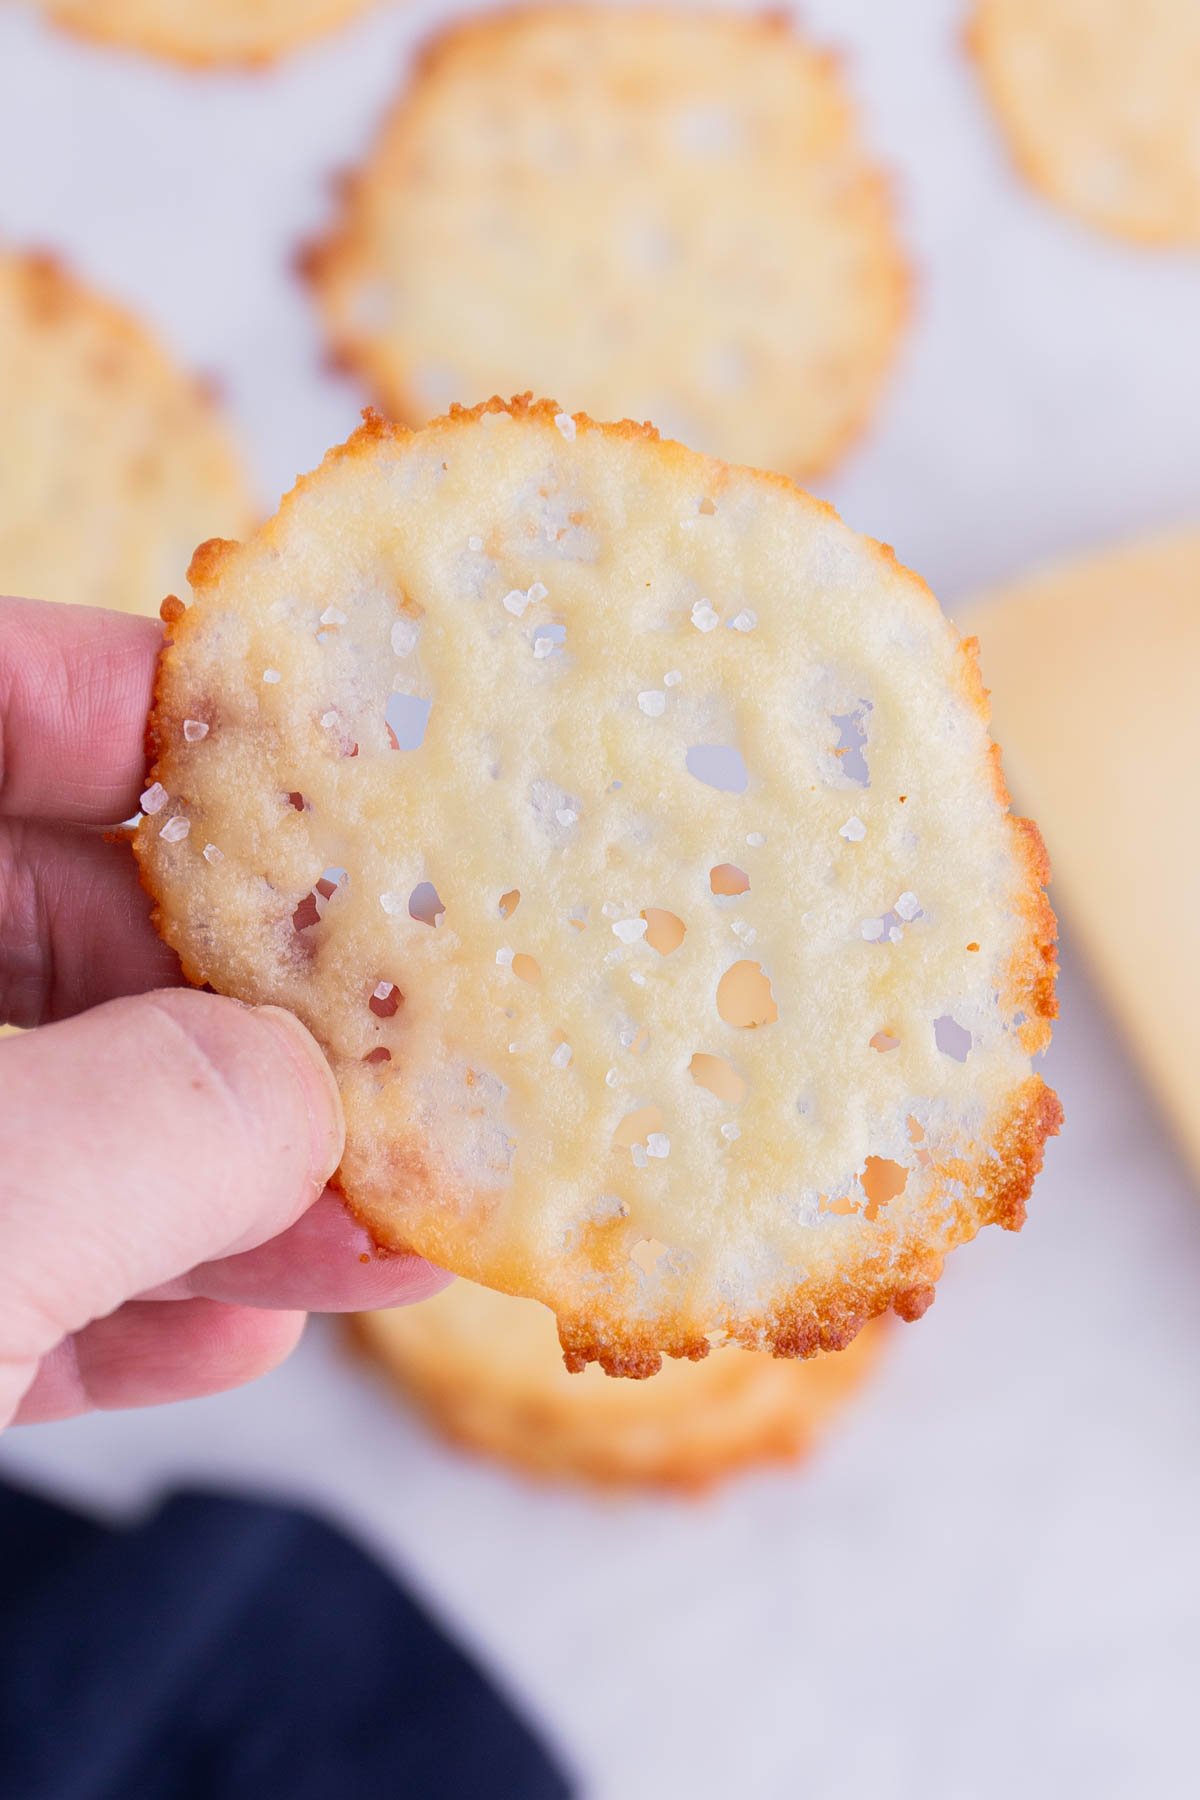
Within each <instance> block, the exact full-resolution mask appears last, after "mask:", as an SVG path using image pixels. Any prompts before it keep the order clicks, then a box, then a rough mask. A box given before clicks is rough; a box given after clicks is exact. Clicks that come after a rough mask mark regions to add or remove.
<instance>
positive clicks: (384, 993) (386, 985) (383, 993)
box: [372, 981, 396, 1000]
mask: <svg viewBox="0 0 1200 1800" xmlns="http://www.w3.org/2000/svg"><path fill="white" fill-rule="evenodd" d="M395 985H396V984H395V982H392V981H380V982H377V983H376V984H375V992H374V994H373V995H372V999H375V1000H386V999H387V997H388V995H389V994H390V993H391V991H392V989H393V987H394V986H395Z"/></svg>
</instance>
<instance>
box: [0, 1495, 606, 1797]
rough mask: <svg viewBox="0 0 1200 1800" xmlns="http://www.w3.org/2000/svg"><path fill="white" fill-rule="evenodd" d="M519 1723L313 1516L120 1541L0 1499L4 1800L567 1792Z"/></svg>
mask: <svg viewBox="0 0 1200 1800" xmlns="http://www.w3.org/2000/svg"><path fill="white" fill-rule="evenodd" d="M569 1792H570V1789H569V1786H568V1783H567V1782H566V1780H565V1779H564V1777H563V1775H562V1774H561V1773H560V1772H559V1770H558V1769H556V1768H555V1766H554V1764H553V1763H552V1762H551V1760H550V1758H549V1756H548V1755H547V1752H546V1751H545V1749H544V1748H543V1747H542V1745H541V1744H540V1743H539V1742H538V1739H537V1737H536V1736H535V1734H534V1732H533V1731H532V1730H531V1728H530V1726H529V1725H528V1724H526V1723H525V1721H524V1720H522V1719H521V1718H520V1717H518V1715H517V1714H516V1713H515V1712H514V1711H513V1709H512V1706H511V1704H510V1703H509V1702H508V1701H507V1700H506V1699H504V1698H502V1696H501V1695H500V1694H499V1693H498V1692H497V1691H496V1690H495V1688H493V1687H492V1685H491V1684H490V1682H489V1681H488V1679H487V1678H486V1676H484V1675H483V1673H482V1672H481V1671H480V1670H479V1669H478V1668H477V1667H476V1666H475V1664H474V1663H473V1662H472V1661H471V1660H470V1659H469V1658H468V1657H467V1656H466V1655H465V1654H464V1652H463V1651H462V1650H461V1649H459V1648H458V1646H457V1645H456V1644H454V1643H452V1642H451V1641H450V1640H449V1639H448V1638H447V1637H446V1636H445V1635H444V1633H443V1632H442V1631H441V1629H440V1628H439V1627H438V1626H437V1625H436V1624H434V1622H433V1621H432V1619H431V1618H430V1617H429V1615H428V1614H427V1613H426V1612H425V1611H424V1610H423V1608H422V1607H421V1606H419V1605H418V1604H417V1602H416V1601H415V1600H413V1599H412V1598H411V1596H409V1595H408V1594H407V1593H405V1592H404V1591H403V1590H402V1589H401V1588H400V1587H399V1586H397V1584H396V1583H395V1582H394V1581H393V1580H392V1578H391V1577H390V1576H389V1575H388V1574H387V1573H386V1572H385V1571H384V1570H383V1569H382V1568H380V1567H379V1566H378V1565H377V1564H376V1563H375V1562H373V1561H372V1560H371V1559H370V1558H369V1557H368V1556H366V1555H364V1554H363V1552H362V1551H361V1550H359V1549H357V1548H356V1547H355V1546H354V1545H353V1544H351V1543H349V1542H348V1541H347V1540H346V1539H345V1538H343V1537H341V1536H340V1535H339V1534H338V1533H337V1532H336V1531H334V1530H332V1529H331V1528H330V1527H329V1526H328V1525H325V1524H323V1523H322V1522H321V1521H320V1520H319V1519H316V1518H312V1517H310V1516H308V1515H307V1514H306V1513H304V1512H301V1511H298V1510H296V1509H295V1508H292V1507H289V1506H276V1505H266V1504H261V1503H258V1502H255V1501H248V1500H238V1499H230V1498H225V1497H221V1496H217V1495H212V1494H191V1493H186V1494H180V1495H178V1496H176V1497H175V1498H173V1499H170V1500H168V1501H167V1502H166V1503H165V1505H164V1506H163V1507H162V1508H161V1510H160V1511H159V1512H157V1513H155V1514H154V1515H153V1517H151V1518H150V1519H148V1520H147V1521H145V1522H144V1523H142V1524H140V1525H138V1526H137V1527H135V1528H134V1529H131V1530H113V1529H110V1528H109V1527H108V1526H105V1525H100V1524H97V1523H96V1522H95V1521H94V1520H92V1519H88V1518H84V1517H81V1516H80V1515H78V1514H76V1513H74V1512H70V1511H68V1510H67V1509H66V1508H64V1507H61V1506H57V1505H53V1504H51V1503H49V1502H48V1501H46V1500H43V1499H39V1498H35V1497H34V1496H33V1495H31V1494H28V1493H23V1492H20V1491H18V1490H17V1489H14V1488H9V1487H0V1796H2V1797H3V1800H251V1797H252V1800H376V1796H379V1800H384V1797H385V1796H386V1800H409V1797H411V1800H425V1797H426V1796H430V1797H431V1800H440V1797H441V1796H443V1795H445V1796H447V1800H449V1797H451V1796H452V1797H453V1800H476V1797H480V1800H483V1797H485V1796H486V1797H490V1796H493V1795H494V1796H502V1797H503V1800H564V1797H565V1796H566V1795H567V1794H568V1793H569Z"/></svg>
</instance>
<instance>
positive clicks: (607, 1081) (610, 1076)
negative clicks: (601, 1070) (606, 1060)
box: [604, 1069, 618, 1088]
mask: <svg viewBox="0 0 1200 1800" xmlns="http://www.w3.org/2000/svg"><path fill="white" fill-rule="evenodd" d="M617 1079H618V1077H617V1071H616V1070H615V1069H609V1070H608V1071H607V1073H606V1074H605V1077H604V1085H605V1087H610V1088H614V1087H616V1085H617Z"/></svg>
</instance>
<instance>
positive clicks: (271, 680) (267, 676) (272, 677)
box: [263, 669, 283, 687]
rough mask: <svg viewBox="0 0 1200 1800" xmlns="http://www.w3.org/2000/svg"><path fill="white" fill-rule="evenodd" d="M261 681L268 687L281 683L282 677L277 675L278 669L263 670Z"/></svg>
mask: <svg viewBox="0 0 1200 1800" xmlns="http://www.w3.org/2000/svg"><path fill="white" fill-rule="evenodd" d="M263 680H264V681H265V682H266V683H267V685H268V686H269V687H270V686H273V685H274V684H275V682H277V681H282V680H283V676H282V675H281V674H280V673H279V670H278V669H264V670H263Z"/></svg>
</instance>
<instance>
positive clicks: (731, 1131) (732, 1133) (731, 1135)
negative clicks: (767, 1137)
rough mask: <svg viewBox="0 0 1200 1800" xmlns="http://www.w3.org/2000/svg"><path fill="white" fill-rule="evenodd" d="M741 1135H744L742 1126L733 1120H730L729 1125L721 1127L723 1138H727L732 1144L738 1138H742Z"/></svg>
mask: <svg viewBox="0 0 1200 1800" xmlns="http://www.w3.org/2000/svg"><path fill="white" fill-rule="evenodd" d="M741 1135H742V1128H741V1126H740V1125H735V1124H734V1123H733V1121H732V1119H731V1120H729V1122H728V1123H727V1124H725V1125H722V1127H721V1136H722V1137H723V1138H727V1139H728V1140H729V1142H730V1143H731V1144H732V1143H733V1142H734V1140H735V1139H736V1138H740V1137H741Z"/></svg>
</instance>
